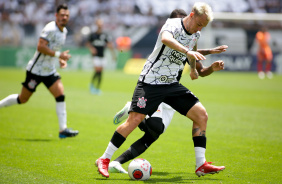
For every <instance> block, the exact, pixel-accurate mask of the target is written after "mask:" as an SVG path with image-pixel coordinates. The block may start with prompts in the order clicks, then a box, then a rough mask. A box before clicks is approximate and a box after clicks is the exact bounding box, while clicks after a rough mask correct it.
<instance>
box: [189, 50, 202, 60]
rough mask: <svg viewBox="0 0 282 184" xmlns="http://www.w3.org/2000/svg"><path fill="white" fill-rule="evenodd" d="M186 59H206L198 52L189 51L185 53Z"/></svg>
mask: <svg viewBox="0 0 282 184" xmlns="http://www.w3.org/2000/svg"><path fill="white" fill-rule="evenodd" d="M186 57H187V58H188V59H196V60H205V59H206V57H205V56H204V55H202V54H201V53H199V52H196V51H192V50H189V51H188V52H186Z"/></svg>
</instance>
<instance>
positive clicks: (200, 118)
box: [186, 102, 225, 177]
mask: <svg viewBox="0 0 282 184" xmlns="http://www.w3.org/2000/svg"><path fill="white" fill-rule="evenodd" d="M186 116H187V117H188V118H190V119H191V120H192V121H193V128H192V136H193V142H194V150H195V157H196V171H195V173H196V174H197V175H198V176H199V177H200V176H204V175H206V174H214V173H218V172H220V171H222V170H224V169H225V167H224V166H213V165H211V164H210V163H209V162H206V158H205V152H206V142H207V139H206V128H207V121H208V114H207V112H206V109H205V108H204V106H203V105H202V104H201V103H200V102H198V103H196V104H195V105H194V106H193V107H192V108H191V109H190V110H189V111H188V113H187V115H186Z"/></svg>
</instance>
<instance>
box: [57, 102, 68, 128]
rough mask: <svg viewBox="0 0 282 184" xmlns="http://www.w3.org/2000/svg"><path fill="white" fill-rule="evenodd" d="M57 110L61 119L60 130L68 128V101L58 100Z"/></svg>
mask: <svg viewBox="0 0 282 184" xmlns="http://www.w3.org/2000/svg"><path fill="white" fill-rule="evenodd" d="M56 112H57V116H58V120H59V128H60V131H62V130H64V129H66V128H67V111H66V102H56Z"/></svg>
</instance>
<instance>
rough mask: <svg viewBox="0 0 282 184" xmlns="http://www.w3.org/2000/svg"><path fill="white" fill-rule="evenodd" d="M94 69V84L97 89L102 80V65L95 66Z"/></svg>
mask: <svg viewBox="0 0 282 184" xmlns="http://www.w3.org/2000/svg"><path fill="white" fill-rule="evenodd" d="M95 71H96V76H97V84H96V85H95V86H96V88H97V89H98V90H99V89H100V86H101V81H102V71H103V67H102V66H99V67H95Z"/></svg>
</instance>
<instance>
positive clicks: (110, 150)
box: [101, 142, 118, 160]
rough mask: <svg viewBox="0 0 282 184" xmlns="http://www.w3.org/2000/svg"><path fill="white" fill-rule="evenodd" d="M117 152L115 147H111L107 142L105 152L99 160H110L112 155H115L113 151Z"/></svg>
mask: <svg viewBox="0 0 282 184" xmlns="http://www.w3.org/2000/svg"><path fill="white" fill-rule="evenodd" d="M116 150H118V148H117V147H115V145H113V144H112V143H111V142H109V144H108V147H107V149H106V151H105V153H104V154H103V155H102V156H101V158H103V159H105V158H108V159H110V160H111V158H112V156H113V154H114V153H115V151H116Z"/></svg>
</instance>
